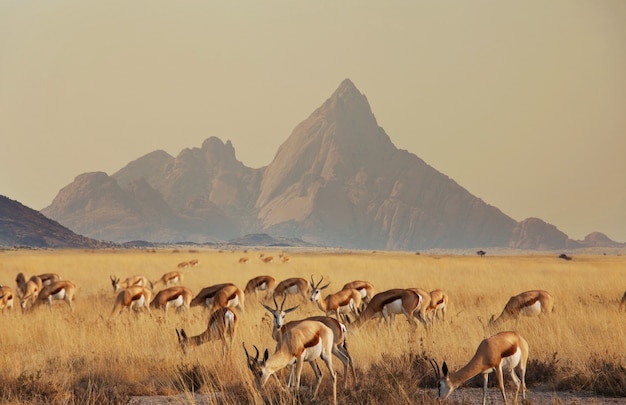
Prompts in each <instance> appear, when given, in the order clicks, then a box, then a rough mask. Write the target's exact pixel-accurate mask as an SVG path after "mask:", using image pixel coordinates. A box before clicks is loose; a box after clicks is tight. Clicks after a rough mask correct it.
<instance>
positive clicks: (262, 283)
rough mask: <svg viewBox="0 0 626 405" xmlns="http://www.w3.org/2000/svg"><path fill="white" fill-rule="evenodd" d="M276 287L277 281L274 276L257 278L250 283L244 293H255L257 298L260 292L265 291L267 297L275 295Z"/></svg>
mask: <svg viewBox="0 0 626 405" xmlns="http://www.w3.org/2000/svg"><path fill="white" fill-rule="evenodd" d="M275 285H276V280H275V279H274V277H272V276H267V275H263V276H256V277H254V278H252V279H250V280H249V281H248V283H247V284H246V288H245V289H244V290H243V292H244V294H252V293H254V295H255V296H256V297H257V298H258V293H259V291H264V292H265V294H266V295H272V294H273V293H274V286H275Z"/></svg>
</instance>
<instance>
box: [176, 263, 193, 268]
mask: <svg viewBox="0 0 626 405" xmlns="http://www.w3.org/2000/svg"><path fill="white" fill-rule="evenodd" d="M190 266H191V265H190V264H189V262H180V263H178V264H177V265H176V267H178V268H179V269H185V268H187V267H190Z"/></svg>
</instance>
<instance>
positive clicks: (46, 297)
mask: <svg viewBox="0 0 626 405" xmlns="http://www.w3.org/2000/svg"><path fill="white" fill-rule="evenodd" d="M75 293H76V285H75V284H74V283H72V282H71V281H68V280H58V281H54V282H53V283H52V284H48V285H46V286H44V287H43V288H42V289H41V291H40V292H39V295H38V296H37V301H35V305H36V304H43V303H48V307H49V308H50V309H51V310H52V301H56V300H63V301H65V302H67V305H68V306H69V307H70V311H72V312H74V306H73V305H72V301H73V300H74V294H75Z"/></svg>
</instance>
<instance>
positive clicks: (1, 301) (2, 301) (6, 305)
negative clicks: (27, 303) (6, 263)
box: [0, 285, 15, 312]
mask: <svg viewBox="0 0 626 405" xmlns="http://www.w3.org/2000/svg"><path fill="white" fill-rule="evenodd" d="M14 298H15V296H14V294H13V289H12V288H11V287H9V286H8V285H2V286H0V311H3V312H4V310H5V309H13V299H14Z"/></svg>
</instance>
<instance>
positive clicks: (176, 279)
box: [151, 271, 185, 290]
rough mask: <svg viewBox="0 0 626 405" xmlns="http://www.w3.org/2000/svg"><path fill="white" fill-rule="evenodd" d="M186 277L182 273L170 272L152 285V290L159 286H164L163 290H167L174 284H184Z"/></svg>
mask: <svg viewBox="0 0 626 405" xmlns="http://www.w3.org/2000/svg"><path fill="white" fill-rule="evenodd" d="M184 277H185V275H184V274H183V273H182V272H180V271H168V272H167V273H165V274H163V275H162V276H161V278H160V279H158V280H157V281H155V282H154V283H151V286H152V289H153V290H154V289H156V288H157V287H158V286H161V285H162V286H163V288H167V287H169V286H170V285H174V284H182V282H183V278H184Z"/></svg>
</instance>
